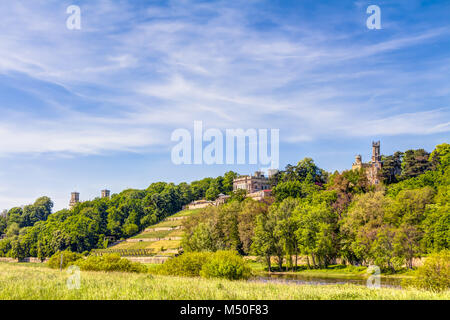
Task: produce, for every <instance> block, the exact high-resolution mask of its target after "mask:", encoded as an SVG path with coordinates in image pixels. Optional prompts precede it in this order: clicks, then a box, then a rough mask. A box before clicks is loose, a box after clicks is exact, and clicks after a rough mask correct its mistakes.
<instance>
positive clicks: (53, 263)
mask: <svg viewBox="0 0 450 320" xmlns="http://www.w3.org/2000/svg"><path fill="white" fill-rule="evenodd" d="M80 259H83V255H82V254H80V253H77V252H72V251H69V250H66V251H58V252H56V253H55V254H54V255H53V256H51V258H50V259H49V260H48V262H47V265H48V266H49V267H50V268H52V269H59V268H61V267H62V269H65V268H66V267H67V266H69V265H70V264H72V263H73V262H75V261H77V260H80Z"/></svg>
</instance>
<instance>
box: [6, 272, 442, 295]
mask: <svg viewBox="0 0 450 320" xmlns="http://www.w3.org/2000/svg"><path fill="white" fill-rule="evenodd" d="M67 278H68V274H67V273H66V272H65V271H63V272H60V271H58V270H52V269H48V268H46V267H42V266H36V265H26V264H10V263H0V299H30V300H31V299H41V300H50V299H51V300H58V299H67V300H73V299H88V300H91V299H120V300H127V299H158V300H172V299H188V300H203V299H220V300H233V299H254V300H287V299H315V300H317V299H331V300H340V299H445V300H450V292H445V293H440V294H436V293H431V292H424V291H418V290H398V289H388V288H382V289H378V290H371V289H368V288H366V287H363V286H355V285H326V286H309V285H290V284H279V283H257V282H246V281H226V280H208V279H202V278H178V277H164V276H152V275H150V274H124V273H103V272H82V273H81V288H80V289H79V290H69V289H67V286H66V281H67Z"/></svg>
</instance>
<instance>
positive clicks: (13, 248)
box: [0, 171, 237, 259]
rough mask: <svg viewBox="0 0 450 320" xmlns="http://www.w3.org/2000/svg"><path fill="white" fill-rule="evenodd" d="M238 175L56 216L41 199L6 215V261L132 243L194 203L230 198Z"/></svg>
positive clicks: (100, 201)
mask: <svg viewBox="0 0 450 320" xmlns="http://www.w3.org/2000/svg"><path fill="white" fill-rule="evenodd" d="M236 176H237V174H236V173H235V172H232V171H230V172H227V173H226V174H225V175H224V176H223V177H222V176H220V177H217V178H205V179H202V180H199V181H194V182H192V183H190V184H188V183H180V184H178V185H175V184H173V183H165V182H157V183H153V184H151V185H150V186H149V187H148V188H147V189H145V190H137V189H128V190H124V191H122V192H120V193H119V194H113V195H112V196H111V198H110V199H107V198H96V199H94V200H92V201H85V202H81V203H79V204H77V205H76V206H75V207H74V208H73V209H70V210H68V209H63V210H60V211H58V212H55V213H52V208H53V202H52V201H51V199H50V198H48V197H41V198H39V199H37V200H36V201H35V203H34V204H32V205H27V206H24V207H16V208H12V209H10V210H6V211H4V212H3V213H2V214H1V215H0V234H4V237H5V238H4V239H2V240H0V256H3V257H13V258H24V257H39V258H41V259H45V258H47V257H50V256H52V255H53V254H54V253H55V252H57V251H62V250H67V249H68V250H71V251H73V252H79V253H82V252H85V251H90V250H92V249H101V248H105V247H107V245H108V240H107V238H109V237H114V238H115V239H121V238H127V237H130V236H133V235H134V234H136V233H138V232H140V231H142V230H143V229H145V228H146V227H148V226H150V225H153V224H155V223H157V222H159V221H161V220H163V219H164V218H166V217H167V216H170V215H172V214H174V213H176V212H178V211H180V210H181V208H182V206H183V205H186V204H188V203H190V202H191V201H193V200H198V199H203V198H205V197H206V198H214V199H215V198H216V197H217V195H219V194H220V193H226V194H230V193H231V192H232V189H233V179H234V178H235V177H236Z"/></svg>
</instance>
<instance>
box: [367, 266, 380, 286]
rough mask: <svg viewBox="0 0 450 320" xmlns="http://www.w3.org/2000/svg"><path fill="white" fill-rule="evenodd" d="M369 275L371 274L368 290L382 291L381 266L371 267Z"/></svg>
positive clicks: (368, 271) (368, 270)
mask: <svg viewBox="0 0 450 320" xmlns="http://www.w3.org/2000/svg"><path fill="white" fill-rule="evenodd" d="M367 273H369V274H370V276H369V278H368V279H367V288H370V289H380V288H381V270H380V267H379V266H375V265H373V266H369V268H367Z"/></svg>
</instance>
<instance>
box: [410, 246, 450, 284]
mask: <svg viewBox="0 0 450 320" xmlns="http://www.w3.org/2000/svg"><path fill="white" fill-rule="evenodd" d="M403 284H404V285H405V286H412V287H415V288H418V289H423V290H428V291H434V292H441V291H445V290H449V289H450V250H443V251H441V252H439V253H434V254H431V255H430V256H428V258H426V260H425V262H424V264H423V265H422V266H421V267H419V268H418V269H417V271H416V275H415V277H414V279H412V280H410V281H405V282H404V283H403Z"/></svg>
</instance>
